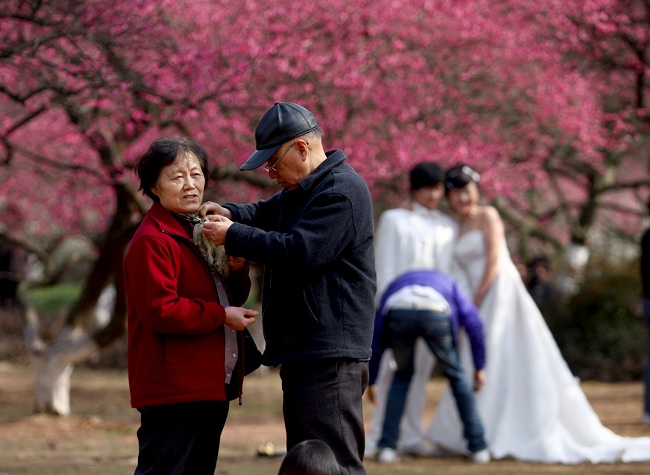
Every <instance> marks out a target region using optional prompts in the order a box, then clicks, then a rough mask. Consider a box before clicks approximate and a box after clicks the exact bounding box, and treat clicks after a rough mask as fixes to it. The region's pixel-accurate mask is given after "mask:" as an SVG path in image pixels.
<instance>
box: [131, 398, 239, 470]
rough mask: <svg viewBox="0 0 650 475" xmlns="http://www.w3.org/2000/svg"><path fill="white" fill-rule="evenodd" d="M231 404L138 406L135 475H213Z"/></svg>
mask: <svg viewBox="0 0 650 475" xmlns="http://www.w3.org/2000/svg"><path fill="white" fill-rule="evenodd" d="M228 408H229V403H228V401H199V402H186V403H179V404H165V405H161V406H145V407H139V408H138V411H140V428H139V429H138V444H139V447H140V452H139V454H138V466H137V468H136V469H135V475H172V474H173V475H182V474H185V475H214V471H215V469H216V467H217V456H218V455H219V442H220V440H221V432H222V431H223V427H224V425H225V424H226V418H227V417H228Z"/></svg>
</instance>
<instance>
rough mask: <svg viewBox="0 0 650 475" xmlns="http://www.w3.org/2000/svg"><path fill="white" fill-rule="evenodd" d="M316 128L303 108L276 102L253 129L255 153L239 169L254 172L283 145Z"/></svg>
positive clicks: (289, 103) (311, 118)
mask: <svg viewBox="0 0 650 475" xmlns="http://www.w3.org/2000/svg"><path fill="white" fill-rule="evenodd" d="M317 128H318V124H317V123H316V119H315V118H314V116H313V115H312V113H311V112H309V111H308V110H307V109H305V108H304V107H302V106H299V105H298V104H294V103H293V102H276V103H275V104H273V107H271V108H270V109H269V110H268V111H266V114H264V115H263V116H262V119H261V120H260V123H259V124H257V128H256V129H255V148H256V151H255V152H254V153H253V154H252V155H251V156H250V157H248V160H246V161H245V162H244V164H243V165H242V166H241V167H239V169H240V170H255V169H256V168H259V167H260V165H262V164H263V163H266V162H267V161H268V160H269V158H271V156H272V155H273V154H274V153H275V152H276V151H277V150H278V149H279V148H280V146H281V145H282V144H283V143H285V142H287V141H288V140H291V139H294V138H296V137H300V136H301V135H304V134H306V133H308V132H311V131H312V130H315V129H317Z"/></svg>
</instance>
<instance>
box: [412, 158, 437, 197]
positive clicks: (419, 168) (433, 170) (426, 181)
mask: <svg viewBox="0 0 650 475" xmlns="http://www.w3.org/2000/svg"><path fill="white" fill-rule="evenodd" d="M410 181H411V191H415V190H419V189H420V188H424V187H425V186H436V185H439V184H440V183H444V181H445V171H444V170H443V168H442V167H441V166H440V165H438V164H437V163H435V162H420V163H418V164H416V165H415V166H414V167H413V168H412V169H411V174H410Z"/></svg>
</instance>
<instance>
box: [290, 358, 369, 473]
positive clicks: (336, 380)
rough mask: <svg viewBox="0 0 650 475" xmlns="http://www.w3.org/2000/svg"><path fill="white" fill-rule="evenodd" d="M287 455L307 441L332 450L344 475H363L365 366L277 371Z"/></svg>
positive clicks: (334, 364)
mask: <svg viewBox="0 0 650 475" xmlns="http://www.w3.org/2000/svg"><path fill="white" fill-rule="evenodd" d="M280 377H281V378H282V393H283V404H282V410H283V412H284V426H285V429H286V431H287V449H291V447H293V446H294V445H296V444H298V443H299V442H302V441H303V440H307V439H320V440H322V441H323V442H325V443H326V444H327V445H329V446H330V448H331V449H332V451H333V452H334V454H335V455H336V459H337V461H338V463H339V465H340V467H341V474H342V475H359V474H365V473H366V470H365V468H364V466H363V461H362V460H363V452H364V449H365V432H364V426H363V408H362V396H363V392H364V391H365V389H366V387H367V386H368V362H360V361H352V360H320V361H309V362H300V363H283V364H282V367H281V369H280Z"/></svg>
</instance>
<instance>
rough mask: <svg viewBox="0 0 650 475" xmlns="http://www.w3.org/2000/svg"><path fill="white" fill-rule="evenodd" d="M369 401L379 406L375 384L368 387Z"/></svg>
mask: <svg viewBox="0 0 650 475" xmlns="http://www.w3.org/2000/svg"><path fill="white" fill-rule="evenodd" d="M367 392H368V399H370V402H371V403H373V404H377V388H376V386H375V385H374V384H372V385H370V386H368V391H367Z"/></svg>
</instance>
